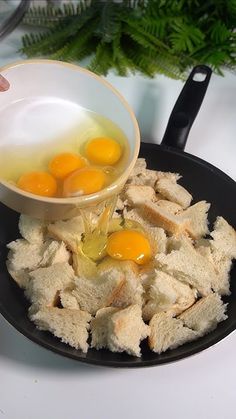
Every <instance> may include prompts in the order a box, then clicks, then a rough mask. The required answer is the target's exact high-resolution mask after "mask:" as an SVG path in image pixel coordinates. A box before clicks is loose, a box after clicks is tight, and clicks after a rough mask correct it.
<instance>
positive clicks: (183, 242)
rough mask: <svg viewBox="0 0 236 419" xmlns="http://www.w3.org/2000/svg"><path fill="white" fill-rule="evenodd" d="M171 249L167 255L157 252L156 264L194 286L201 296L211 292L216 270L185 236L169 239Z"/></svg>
mask: <svg viewBox="0 0 236 419" xmlns="http://www.w3.org/2000/svg"><path fill="white" fill-rule="evenodd" d="M170 244H171V246H172V248H173V250H171V251H170V253H168V254H167V255H165V254H157V255H156V257H155V260H156V263H157V266H158V267H159V268H160V269H161V270H163V271H164V272H166V273H168V274H170V275H173V276H174V277H175V278H177V279H178V280H180V281H182V282H185V283H187V284H189V285H191V286H192V287H193V288H196V289H197V290H198V291H199V293H200V294H201V295H202V296H206V295H208V294H210V293H211V290H212V284H214V283H215V281H216V279H217V278H216V272H215V270H214V267H213V265H212V263H211V262H209V260H208V259H207V258H206V257H204V256H202V255H201V254H200V253H199V252H197V250H196V249H195V248H194V247H193V245H192V243H191V241H190V240H189V239H187V238H186V237H182V238H180V239H178V240H177V239H176V240H174V239H173V240H172V241H171V240H170Z"/></svg>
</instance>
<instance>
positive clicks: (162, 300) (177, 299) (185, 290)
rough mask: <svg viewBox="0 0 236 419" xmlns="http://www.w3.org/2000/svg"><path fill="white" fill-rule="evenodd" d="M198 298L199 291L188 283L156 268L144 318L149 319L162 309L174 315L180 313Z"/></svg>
mask: <svg viewBox="0 0 236 419" xmlns="http://www.w3.org/2000/svg"><path fill="white" fill-rule="evenodd" d="M196 298H197V291H196V290H194V289H192V288H191V287H190V286H189V285H188V284H184V283H183V282H181V281H178V280H177V279H175V278H174V277H173V276H171V275H168V274H166V273H165V272H162V271H158V270H156V272H155V277H154V278H153V279H152V280H151V281H150V283H149V287H148V290H147V294H146V303H145V305H144V307H143V318H144V320H145V321H148V320H150V319H151V318H152V317H153V316H154V314H156V313H159V312H161V311H168V312H169V313H171V314H172V315H177V314H180V313H182V312H183V311H184V310H186V309H187V308H188V307H190V306H191V305H193V304H194V302H195V301H196Z"/></svg>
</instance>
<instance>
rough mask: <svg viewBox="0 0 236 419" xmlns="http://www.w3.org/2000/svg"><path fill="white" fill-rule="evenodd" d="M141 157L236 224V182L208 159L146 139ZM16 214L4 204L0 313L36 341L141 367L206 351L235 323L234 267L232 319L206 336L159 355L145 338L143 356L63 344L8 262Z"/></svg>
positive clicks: (102, 361)
mask: <svg viewBox="0 0 236 419" xmlns="http://www.w3.org/2000/svg"><path fill="white" fill-rule="evenodd" d="M140 157H145V158H146V160H147V163H148V167H149V168H150V169H156V170H162V171H173V172H178V173H180V174H181V175H182V176H183V179H181V181H180V183H181V184H182V185H183V186H185V187H186V188H187V189H188V190H189V191H190V192H191V193H192V195H193V197H194V202H197V201H199V200H206V201H208V202H210V203H211V204H212V205H211V209H210V212H209V218H210V222H211V223H213V222H214V220H215V218H216V216H217V215H222V216H223V217H225V218H226V220H227V221H228V222H229V223H230V224H232V225H233V226H234V227H236V211H235V208H236V183H235V182H234V181H233V180H232V179H230V178H229V177H228V176H226V175H225V174H224V173H222V172H221V171H220V170H218V169H216V168H215V167H214V166H211V165H209V164H207V163H205V162H204V161H202V160H200V159H198V158H196V157H193V156H191V155H189V154H187V153H183V152H181V151H176V150H174V149H170V148H166V147H164V146H162V147H160V146H158V145H153V144H145V143H142V146H141V151H140ZM17 224H18V214H17V213H15V212H14V211H11V210H9V209H8V208H6V207H5V206H4V205H0V312H1V313H2V315H3V316H4V317H5V318H6V319H7V320H8V321H9V323H11V324H12V325H13V326H14V327H15V328H16V329H17V330H18V331H19V332H21V333H22V334H23V335H25V336H26V337H28V338H29V339H31V340H32V341H34V342H36V343H38V344H40V345H41V346H44V347H46V348H48V349H50V350H52V351H54V352H57V353H59V354H61V355H64V356H66V357H69V358H74V359H77V360H79V361H82V362H86V363H90V364H97V365H106V366H113V367H143V366H151V365H158V364H163V363H168V362H173V361H176V360H179V359H182V358H185V357H187V356H190V355H192V354H194V353H197V352H199V351H202V350H203V349H206V348H208V347H209V346H211V345H213V344H215V343H216V342H218V341H220V340H221V339H223V338H224V337H225V336H227V335H228V334H229V333H230V332H232V331H233V330H234V329H235V328H236V268H235V266H234V267H233V269H232V271H231V295H230V297H227V298H226V299H225V301H227V302H228V319H227V320H226V321H224V322H223V323H221V324H219V326H218V327H217V329H216V330H215V331H213V332H211V333H210V334H208V335H207V336H205V337H203V338H201V339H199V340H197V341H196V342H192V343H189V344H186V345H183V346H181V347H179V348H177V349H174V350H172V351H167V352H165V353H163V354H161V355H157V354H154V353H152V352H151V351H150V350H149V349H148V347H147V344H146V342H143V344H142V357H141V358H140V359H139V358H134V357H131V356H129V355H126V354H116V353H111V352H109V351H107V350H100V351H96V350H93V349H90V350H89V351H88V353H87V354H86V355H85V354H83V353H81V352H80V351H77V350H74V349H72V348H70V347H69V346H67V345H64V344H62V343H61V342H60V341H59V340H58V339H56V338H54V337H53V336H52V335H51V334H49V333H47V332H40V331H38V330H37V329H36V328H35V327H34V325H33V324H32V323H31V322H30V321H29V320H28V317H27V307H28V303H27V301H26V300H25V298H24V296H23V293H22V291H21V290H20V289H18V287H17V286H16V285H15V284H14V282H13V281H12V280H11V279H10V277H9V275H8V273H7V270H6V267H5V261H6V256H7V250H6V244H7V243H9V242H10V241H11V240H15V239H16V237H17V235H18V234H19V233H18V228H17Z"/></svg>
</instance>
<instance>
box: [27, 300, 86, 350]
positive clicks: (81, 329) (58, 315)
mask: <svg viewBox="0 0 236 419" xmlns="http://www.w3.org/2000/svg"><path fill="white" fill-rule="evenodd" d="M30 318H31V320H32V321H33V322H34V323H35V324H36V325H37V328H38V329H39V330H47V331H49V332H51V333H53V335H54V336H56V337H57V338H59V339H60V340H61V341H62V342H63V343H67V344H69V345H70V346H72V347H73V348H75V349H81V350H82V351H83V352H84V353H86V352H87V350H88V343H87V339H88V329H89V321H90V320H91V316H90V314H89V313H86V312H85V311H82V310H69V309H66V308H57V307H42V308H41V309H40V310H39V311H37V312H36V313H34V314H31V315H30Z"/></svg>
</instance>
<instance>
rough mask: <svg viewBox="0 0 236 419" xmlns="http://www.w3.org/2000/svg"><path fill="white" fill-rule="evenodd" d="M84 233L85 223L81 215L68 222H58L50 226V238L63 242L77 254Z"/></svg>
mask: <svg viewBox="0 0 236 419" xmlns="http://www.w3.org/2000/svg"><path fill="white" fill-rule="evenodd" d="M83 232H84V223H83V220H82V217H81V216H80V215H79V216H77V217H74V218H71V219H70V220H67V221H56V222H55V223H52V224H49V226H48V233H49V235H50V237H53V238H55V239H56V240H59V241H63V242H64V243H65V244H66V246H67V247H68V248H69V249H70V250H71V251H72V252H75V253H76V251H77V245H78V242H79V241H80V240H81V235H82V233H83Z"/></svg>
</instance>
